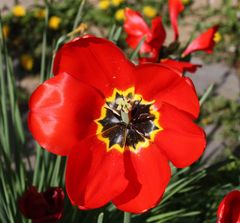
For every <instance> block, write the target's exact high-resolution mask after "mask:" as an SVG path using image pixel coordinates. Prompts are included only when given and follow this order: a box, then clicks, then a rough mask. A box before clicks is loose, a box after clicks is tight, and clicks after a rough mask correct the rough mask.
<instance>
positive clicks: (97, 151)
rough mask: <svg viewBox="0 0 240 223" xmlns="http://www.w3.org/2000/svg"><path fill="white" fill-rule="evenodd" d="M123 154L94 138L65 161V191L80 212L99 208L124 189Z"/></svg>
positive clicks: (84, 143) (85, 142)
mask: <svg viewBox="0 0 240 223" xmlns="http://www.w3.org/2000/svg"><path fill="white" fill-rule="evenodd" d="M123 165H124V164H123V157H122V153H120V152H119V151H117V150H115V149H112V150H111V151H109V152H107V151H106V144H105V143H104V142H102V141H100V140H99V139H97V138H96V137H90V138H88V139H86V140H83V141H82V143H81V145H80V147H79V150H77V151H75V152H74V153H71V154H70V155H69V157H68V160H67V169H66V188H67V193H68V195H69V197H70V199H71V202H72V203H73V204H75V205H78V206H79V208H81V209H92V208H98V207H101V206H103V205H105V204H106V203H108V202H109V201H111V200H112V199H113V198H114V197H116V196H117V195H118V194H120V193H121V192H122V191H123V190H124V189H125V188H126V186H127V183H128V182H127V180H126V179H125V178H124V166H123Z"/></svg>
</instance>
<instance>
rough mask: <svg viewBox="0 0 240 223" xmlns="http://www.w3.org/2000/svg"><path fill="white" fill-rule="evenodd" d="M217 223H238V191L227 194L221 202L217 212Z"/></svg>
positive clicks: (239, 198)
mask: <svg viewBox="0 0 240 223" xmlns="http://www.w3.org/2000/svg"><path fill="white" fill-rule="evenodd" d="M217 216H218V221H217V223H237V222H240V191H239V190H234V191H231V192H230V193H228V194H227V195H226V196H225V197H224V199H223V200H222V201H221V203H220V205H219V207H218V211H217Z"/></svg>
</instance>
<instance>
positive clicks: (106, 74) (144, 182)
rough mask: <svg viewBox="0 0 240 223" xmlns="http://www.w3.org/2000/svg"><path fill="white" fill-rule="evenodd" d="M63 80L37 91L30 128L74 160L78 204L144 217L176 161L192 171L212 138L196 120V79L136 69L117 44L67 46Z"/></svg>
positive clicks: (71, 174)
mask: <svg viewBox="0 0 240 223" xmlns="http://www.w3.org/2000/svg"><path fill="white" fill-rule="evenodd" d="M54 74H55V76H54V77H53V78H51V79H49V80H47V81H45V82H44V83H43V84H42V85H40V86H39V87H38V88H37V90H36V91H35V92H34V93H33V95H32V96H31V99H30V103H29V106H30V112H29V116H28V122H29V128H30V130H31V132H32V134H33V136H34V137H35V139H36V140H37V141H38V142H39V144H40V145H41V146H42V147H44V148H45V149H47V150H48V151H50V152H53V153H56V154H59V155H67V156H68V159H67V167H66V188H67V193H68V195H69V197H70V199H71V201H72V203H73V204H74V205H77V206H78V207H79V208H81V209H91V208H98V207H101V206H103V205H105V204H107V203H108V202H109V201H112V202H113V203H114V204H115V205H116V206H117V207H118V208H119V209H121V210H124V211H128V212H133V213H141V212H145V211H147V210H148V209H150V208H152V207H154V206H155V205H156V204H157V203H158V202H159V201H160V199H161V197H162V194H163V192H164V190H165V188H166V186H167V184H168V182H169V179H170V175H171V173H170V167H169V164H168V163H169V161H171V162H172V163H173V164H174V165H175V166H176V167H186V166H189V165H191V164H192V163H193V162H195V161H196V160H197V159H198V158H199V157H200V156H201V154H202V152H203V150H204V148H205V145H206V141H205V134H204V132H203V130H202V129H201V128H200V127H198V126H197V125H196V124H195V123H194V122H193V120H194V119H195V118H197V117H198V115H199V102H198V98H197V95H196V92H195V89H194V87H193V85H192V82H191V80H190V79H188V78H186V77H181V76H179V75H178V74H177V73H176V72H174V71H173V70H171V69H168V68H167V67H165V66H161V65H159V64H142V65H134V64H132V63H131V62H130V61H129V60H128V59H127V58H126V57H125V55H124V54H123V53H122V52H121V50H120V49H119V48H118V47H116V46H115V45H114V44H113V43H112V42H110V41H108V40H105V39H102V38H96V37H83V38H79V39H77V40H74V41H72V42H69V43H67V44H65V45H64V46H63V47H62V48H61V49H60V50H59V51H58V53H57V55H56V58H55V62H54Z"/></svg>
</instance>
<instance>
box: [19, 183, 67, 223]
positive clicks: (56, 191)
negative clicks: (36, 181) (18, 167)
mask: <svg viewBox="0 0 240 223" xmlns="http://www.w3.org/2000/svg"><path fill="white" fill-rule="evenodd" d="M63 200H64V192H63V190H62V189H61V188H59V187H52V188H49V189H48V190H47V191H45V192H40V193H39V192H38V191H37V189H36V188H35V187H33V186H31V187H30V188H29V189H28V190H27V191H26V192H25V193H24V194H23V195H22V197H21V198H20V200H19V208H20V211H21V212H22V214H23V215H24V216H25V217H26V218H29V219H32V222H33V223H55V222H57V221H58V220H59V219H60V218H61V216H62V212H63Z"/></svg>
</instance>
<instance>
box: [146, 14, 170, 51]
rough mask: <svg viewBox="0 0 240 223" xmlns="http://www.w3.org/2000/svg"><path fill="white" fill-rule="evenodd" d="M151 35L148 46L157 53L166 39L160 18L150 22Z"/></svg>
mask: <svg viewBox="0 0 240 223" xmlns="http://www.w3.org/2000/svg"><path fill="white" fill-rule="evenodd" d="M151 33H152V39H151V41H150V43H149V44H150V45H151V47H152V48H154V49H155V50H157V51H159V50H160V48H161V47H162V45H163V43H164V41H165V39H166V31H165V29H164V26H163V24H162V18H161V17H159V16H158V17H156V18H154V19H153V20H152V29H151Z"/></svg>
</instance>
